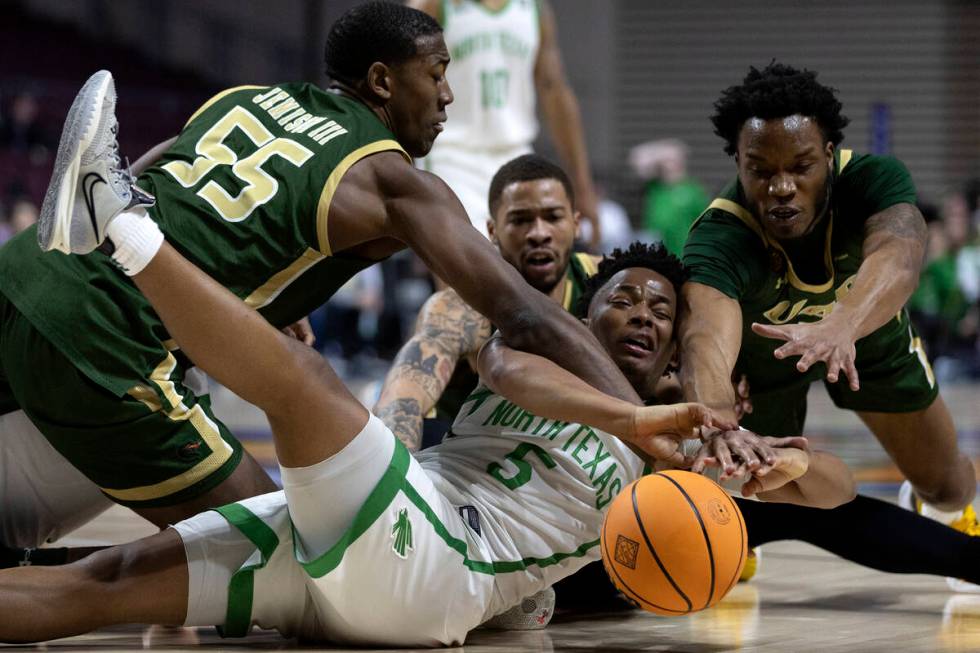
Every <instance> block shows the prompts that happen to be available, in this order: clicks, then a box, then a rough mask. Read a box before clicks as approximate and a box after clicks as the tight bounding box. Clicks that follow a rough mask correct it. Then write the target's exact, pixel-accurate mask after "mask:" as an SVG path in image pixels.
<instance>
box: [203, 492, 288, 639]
mask: <svg viewBox="0 0 980 653" xmlns="http://www.w3.org/2000/svg"><path fill="white" fill-rule="evenodd" d="M214 510H215V512H217V513H218V514H220V515H221V516H222V517H224V518H225V519H227V520H228V523H230V524H231V525H232V526H234V527H235V528H237V529H238V530H239V531H241V533H242V535H244V536H245V537H247V538H248V539H249V540H250V541H251V542H252V544H254V545H255V546H256V547H257V548H258V551H259V553H260V560H259V562H256V563H253V564H248V562H247V561H246V563H245V564H244V565H242V567H241V569H239V570H238V571H236V572H235V573H234V574H233V575H232V577H231V580H230V581H229V582H228V609H227V611H226V612H225V625H224V627H221V626H218V627H217V630H218V634H219V635H221V636H222V637H244V636H245V635H247V634H248V631H249V630H250V629H251V627H252V597H253V595H254V592H255V571H256V570H257V569H262V568H263V567H265V566H266V564H268V562H269V558H271V557H272V554H273V553H274V552H275V550H276V547H278V546H279V536H278V535H276V532H275V531H274V530H272V529H271V528H269V525H268V524H266V523H265V522H264V521H262V520H261V519H260V518H259V517H258V516H256V515H255V513H253V512H252V511H251V510H249V509H248V508H246V507H245V506H243V505H241V504H238V503H230V504H228V505H226V506H221V507H220V508H215V509H214ZM249 559H250V560H251V558H249Z"/></svg>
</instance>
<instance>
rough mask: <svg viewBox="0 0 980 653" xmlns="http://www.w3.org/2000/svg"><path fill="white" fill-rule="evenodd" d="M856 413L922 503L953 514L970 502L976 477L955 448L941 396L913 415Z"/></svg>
mask: <svg viewBox="0 0 980 653" xmlns="http://www.w3.org/2000/svg"><path fill="white" fill-rule="evenodd" d="M858 415H859V416H860V417H861V419H862V420H863V421H864V423H865V424H867V425H868V427H869V428H870V429H871V431H872V432H873V433H874V434H875V436H876V437H877V438H878V441H879V442H881V446H882V447H884V448H885V451H887V452H888V455H889V456H891V458H892V460H893V461H895V464H896V465H898V468H899V470H901V472H902V473H903V474H904V475H905V477H906V478H907V479H909V481H910V482H911V483H912V487H913V488H915V493H916V494H917V495H918V496H919V498H920V499H922V500H923V501H924V502H926V503H928V504H929V505H931V506H933V507H935V508H938V509H939V510H944V511H948V512H953V511H956V510H960V509H962V508H964V507H965V506H966V505H967V504H969V503H970V502H971V501H973V497H974V495H975V494H976V484H977V478H976V473H975V472H974V469H973V464H972V463H971V462H970V459H969V458H967V457H966V455H965V454H963V452H962V451H960V450H959V447H958V445H957V442H956V427H955V426H954V425H953V418H952V417H951V416H950V414H949V409H948V408H946V403H945V402H944V401H943V398H942V397H941V396H938V397H936V400H935V401H934V402H932V404H931V405H930V406H929V407H928V408H926V409H924V410H920V411H917V412H914V413H867V412H866V413H858Z"/></svg>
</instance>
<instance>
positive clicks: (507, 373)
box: [477, 338, 522, 394]
mask: <svg viewBox="0 0 980 653" xmlns="http://www.w3.org/2000/svg"><path fill="white" fill-rule="evenodd" d="M521 368H522V365H521V363H520V361H519V360H518V359H516V358H515V357H514V356H510V355H508V348H507V346H505V345H504V344H503V343H502V342H501V341H500V340H499V339H497V338H493V339H491V340H490V341H488V342H487V344H485V345H484V346H483V348H482V349H481V350H480V353H479V355H478V357H477V371H478V372H479V374H480V380H481V381H483V383H484V385H486V386H487V387H488V388H490V389H491V390H492V391H494V392H496V393H497V394H502V393H503V388H504V384H505V382H506V380H507V379H508V378H514V375H518V374H521V373H522V369H521Z"/></svg>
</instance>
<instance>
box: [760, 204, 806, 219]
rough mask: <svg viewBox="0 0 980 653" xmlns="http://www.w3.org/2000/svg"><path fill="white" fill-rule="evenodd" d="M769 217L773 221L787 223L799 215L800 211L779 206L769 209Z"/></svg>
mask: <svg viewBox="0 0 980 653" xmlns="http://www.w3.org/2000/svg"><path fill="white" fill-rule="evenodd" d="M768 213H769V217H770V218H773V219H775V220H781V221H788V220H792V219H793V218H795V217H796V216H798V215H799V214H800V210H799V209H796V208H793V207H791V206H779V207H776V208H774V209H769V212H768Z"/></svg>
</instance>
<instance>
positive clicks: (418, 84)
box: [385, 34, 453, 157]
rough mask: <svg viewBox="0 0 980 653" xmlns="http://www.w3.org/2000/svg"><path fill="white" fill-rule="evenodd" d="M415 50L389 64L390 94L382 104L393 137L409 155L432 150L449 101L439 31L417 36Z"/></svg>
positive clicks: (445, 54)
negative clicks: (391, 77) (433, 33)
mask: <svg viewBox="0 0 980 653" xmlns="http://www.w3.org/2000/svg"><path fill="white" fill-rule="evenodd" d="M416 49H417V50H418V52H417V54H416V55H415V56H414V57H412V58H411V59H409V60H408V61H406V62H404V63H401V64H398V65H397V66H392V68H391V72H392V76H393V78H394V79H393V84H392V94H391V99H390V100H389V101H388V103H387V104H386V105H385V109H386V110H387V112H388V115H389V117H390V120H391V127H392V131H393V132H394V133H395V137H396V138H397V139H398V142H399V143H400V144H401V146H402V147H404V148H405V151H406V152H408V153H409V154H410V155H412V156H413V157H419V156H425V155H426V154H427V153H428V152H429V150H430V149H432V144H433V143H434V142H435V140H436V136H438V135H439V134H440V132H442V126H443V123H444V122H446V106H447V105H448V104H451V103H452V101H453V92H452V90H451V89H450V88H449V82H448V81H447V80H446V66H448V65H449V50H447V49H446V43H445V41H443V38H442V34H435V35H432V36H424V37H420V38H419V39H418V40H417V41H416Z"/></svg>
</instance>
